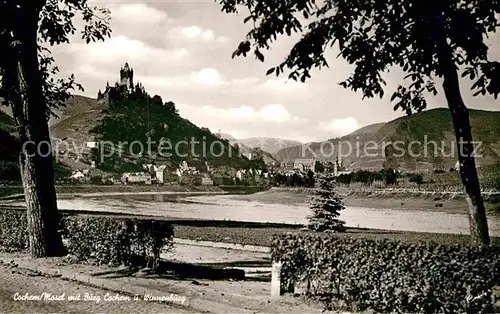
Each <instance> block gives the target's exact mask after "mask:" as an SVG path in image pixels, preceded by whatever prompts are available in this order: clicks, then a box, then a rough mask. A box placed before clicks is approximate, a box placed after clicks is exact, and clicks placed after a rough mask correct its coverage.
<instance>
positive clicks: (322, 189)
mask: <svg viewBox="0 0 500 314" xmlns="http://www.w3.org/2000/svg"><path fill="white" fill-rule="evenodd" d="M334 183H335V178H334V177H332V176H321V177H319V178H318V180H317V181H316V188H315V189H314V193H313V196H312V197H311V200H310V202H309V207H310V208H311V210H312V214H311V215H310V216H308V217H307V218H308V219H309V225H308V228H309V229H310V230H312V231H317V232H343V231H345V226H344V225H345V221H342V220H340V219H339V218H338V217H339V216H340V212H341V211H342V210H343V209H344V208H345V206H344V202H343V201H342V199H341V198H340V197H339V196H338V195H337V193H335V191H334V190H333V188H334Z"/></svg>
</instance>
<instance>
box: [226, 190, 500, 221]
mask: <svg viewBox="0 0 500 314" xmlns="http://www.w3.org/2000/svg"><path fill="white" fill-rule="evenodd" d="M311 192H312V191H309V190H306V189H303V188H296V189H291V188H272V189H270V190H268V191H265V192H261V193H254V194H250V195H228V196H227V197H229V198H231V199H235V200H243V201H248V202H261V203H267V204H282V205H289V206H297V205H304V206H307V203H308V201H309V199H310V194H309V193H311ZM341 195H342V197H343V200H344V204H345V206H347V207H369V208H375V209H388V208H390V209H395V210H415V209H418V210H422V211H435V212H446V213H450V214H464V213H467V203H466V202H465V199H464V198H463V197H462V198H461V197H453V196H452V195H450V194H439V193H436V194H434V195H431V194H420V195H416V194H413V195H411V194H410V195H408V194H402V193H399V194H398V193H394V194H393V195H392V196H391V197H387V194H383V196H382V194H376V193H374V194H369V195H362V194H361V195H360V194H356V193H353V194H351V195H346V193H343V194H342V193H341ZM423 196H425V197H423ZM485 200H486V206H487V208H488V209H491V210H490V211H489V212H488V214H490V215H493V214H495V215H497V211H495V210H494V209H496V208H497V207H498V205H499V204H498V200H494V199H493V198H485ZM492 200H493V201H495V202H491V201H492ZM488 201H490V202H488Z"/></svg>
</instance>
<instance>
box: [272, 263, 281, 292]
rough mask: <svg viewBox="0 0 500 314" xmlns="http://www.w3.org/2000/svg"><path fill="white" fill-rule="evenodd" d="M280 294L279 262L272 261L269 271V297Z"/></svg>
mask: <svg viewBox="0 0 500 314" xmlns="http://www.w3.org/2000/svg"><path fill="white" fill-rule="evenodd" d="M280 295H281V262H273V269H272V273H271V297H274V298H277V297H279V296H280Z"/></svg>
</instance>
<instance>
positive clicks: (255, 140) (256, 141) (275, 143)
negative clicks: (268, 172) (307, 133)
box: [218, 133, 302, 155]
mask: <svg viewBox="0 0 500 314" xmlns="http://www.w3.org/2000/svg"><path fill="white" fill-rule="evenodd" d="M218 136H219V137H221V138H223V139H226V140H228V141H230V142H231V143H232V144H238V145H239V146H240V147H242V148H244V149H247V150H249V149H252V148H259V149H262V150H263V151H265V152H267V153H269V154H272V155H274V154H276V153H277V152H278V151H280V150H281V149H283V148H286V147H293V146H297V145H301V144H302V142H300V141H296V140H288V139H281V138H276V137H250V138H239V139H237V138H235V137H234V136H232V135H231V134H227V133H219V134H218Z"/></svg>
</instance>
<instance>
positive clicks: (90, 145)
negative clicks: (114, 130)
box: [86, 142, 97, 148]
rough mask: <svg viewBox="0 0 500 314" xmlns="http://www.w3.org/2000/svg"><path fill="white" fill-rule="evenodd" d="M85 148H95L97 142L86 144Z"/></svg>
mask: <svg viewBox="0 0 500 314" xmlns="http://www.w3.org/2000/svg"><path fill="white" fill-rule="evenodd" d="M86 146H87V147H88V148H97V142H87V143H86Z"/></svg>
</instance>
